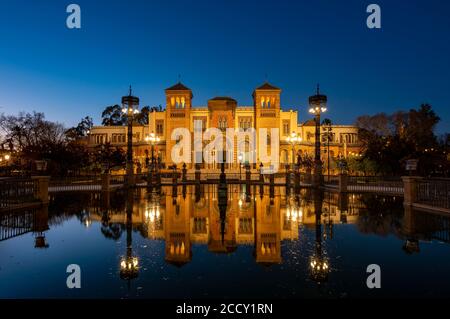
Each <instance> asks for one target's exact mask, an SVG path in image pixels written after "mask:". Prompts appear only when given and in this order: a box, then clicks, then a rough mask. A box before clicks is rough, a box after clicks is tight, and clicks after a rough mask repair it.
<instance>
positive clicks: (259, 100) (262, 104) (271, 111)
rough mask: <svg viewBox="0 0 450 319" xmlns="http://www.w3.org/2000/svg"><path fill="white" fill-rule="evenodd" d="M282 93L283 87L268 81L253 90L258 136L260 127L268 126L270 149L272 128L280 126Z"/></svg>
mask: <svg viewBox="0 0 450 319" xmlns="http://www.w3.org/2000/svg"><path fill="white" fill-rule="evenodd" d="M280 95H281V89H280V88H277V87H276V86H273V85H272V84H270V83H268V82H266V83H264V84H263V85H261V86H259V87H257V88H256V89H255V91H253V106H254V114H255V119H254V123H255V129H256V130H257V134H256V138H257V139H258V138H259V133H258V130H259V129H261V128H267V132H268V136H267V141H268V143H267V144H268V147H269V151H270V140H271V136H270V129H272V128H278V129H279V128H280V109H281V107H280ZM257 145H259V144H257ZM259 151H260V150H259V149H258V153H257V154H256V159H257V161H259ZM264 164H265V163H264Z"/></svg>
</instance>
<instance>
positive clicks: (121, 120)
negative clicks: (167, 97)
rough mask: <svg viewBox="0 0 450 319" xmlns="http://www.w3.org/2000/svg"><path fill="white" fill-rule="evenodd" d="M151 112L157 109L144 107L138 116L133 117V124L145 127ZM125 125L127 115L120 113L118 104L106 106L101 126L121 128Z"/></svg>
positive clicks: (120, 109)
mask: <svg viewBox="0 0 450 319" xmlns="http://www.w3.org/2000/svg"><path fill="white" fill-rule="evenodd" d="M151 111H152V112H153V111H157V108H156V107H152V108H150V107H149V106H144V107H143V108H142V109H141V110H140V112H139V113H138V114H136V115H134V121H135V123H138V124H140V125H147V124H148V115H149V113H150V112H151ZM127 123H128V119H127V115H126V114H124V113H123V112H122V108H121V107H120V105H118V104H116V105H111V106H107V107H106V108H105V109H104V110H103V112H102V125H106V126H123V125H127Z"/></svg>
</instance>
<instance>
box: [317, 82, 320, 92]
mask: <svg viewBox="0 0 450 319" xmlns="http://www.w3.org/2000/svg"><path fill="white" fill-rule="evenodd" d="M317 95H320V84H319V83H317Z"/></svg>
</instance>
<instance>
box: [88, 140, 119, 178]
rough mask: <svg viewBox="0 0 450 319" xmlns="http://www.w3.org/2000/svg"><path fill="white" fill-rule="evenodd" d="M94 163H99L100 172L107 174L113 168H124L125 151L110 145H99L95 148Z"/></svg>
mask: <svg viewBox="0 0 450 319" xmlns="http://www.w3.org/2000/svg"><path fill="white" fill-rule="evenodd" d="M94 162H95V163H100V164H101V165H102V167H101V168H100V169H101V171H102V172H105V173H109V172H110V171H111V170H112V169H113V168H116V167H120V168H123V167H125V162H126V155H125V151H124V150H122V149H121V148H120V147H112V146H111V144H110V143H105V144H103V145H99V146H97V148H96V152H95V156H94Z"/></svg>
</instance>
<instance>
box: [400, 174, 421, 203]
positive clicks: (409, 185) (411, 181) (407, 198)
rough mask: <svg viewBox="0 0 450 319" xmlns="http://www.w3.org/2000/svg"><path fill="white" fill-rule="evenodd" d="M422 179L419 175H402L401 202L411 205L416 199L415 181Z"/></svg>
mask: <svg viewBox="0 0 450 319" xmlns="http://www.w3.org/2000/svg"><path fill="white" fill-rule="evenodd" d="M421 179H422V177H419V176H402V180H403V194H404V197H403V204H404V205H408V206H411V205H412V204H414V203H415V202H416V201H417V183H418V182H419V181H420V180H421Z"/></svg>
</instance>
